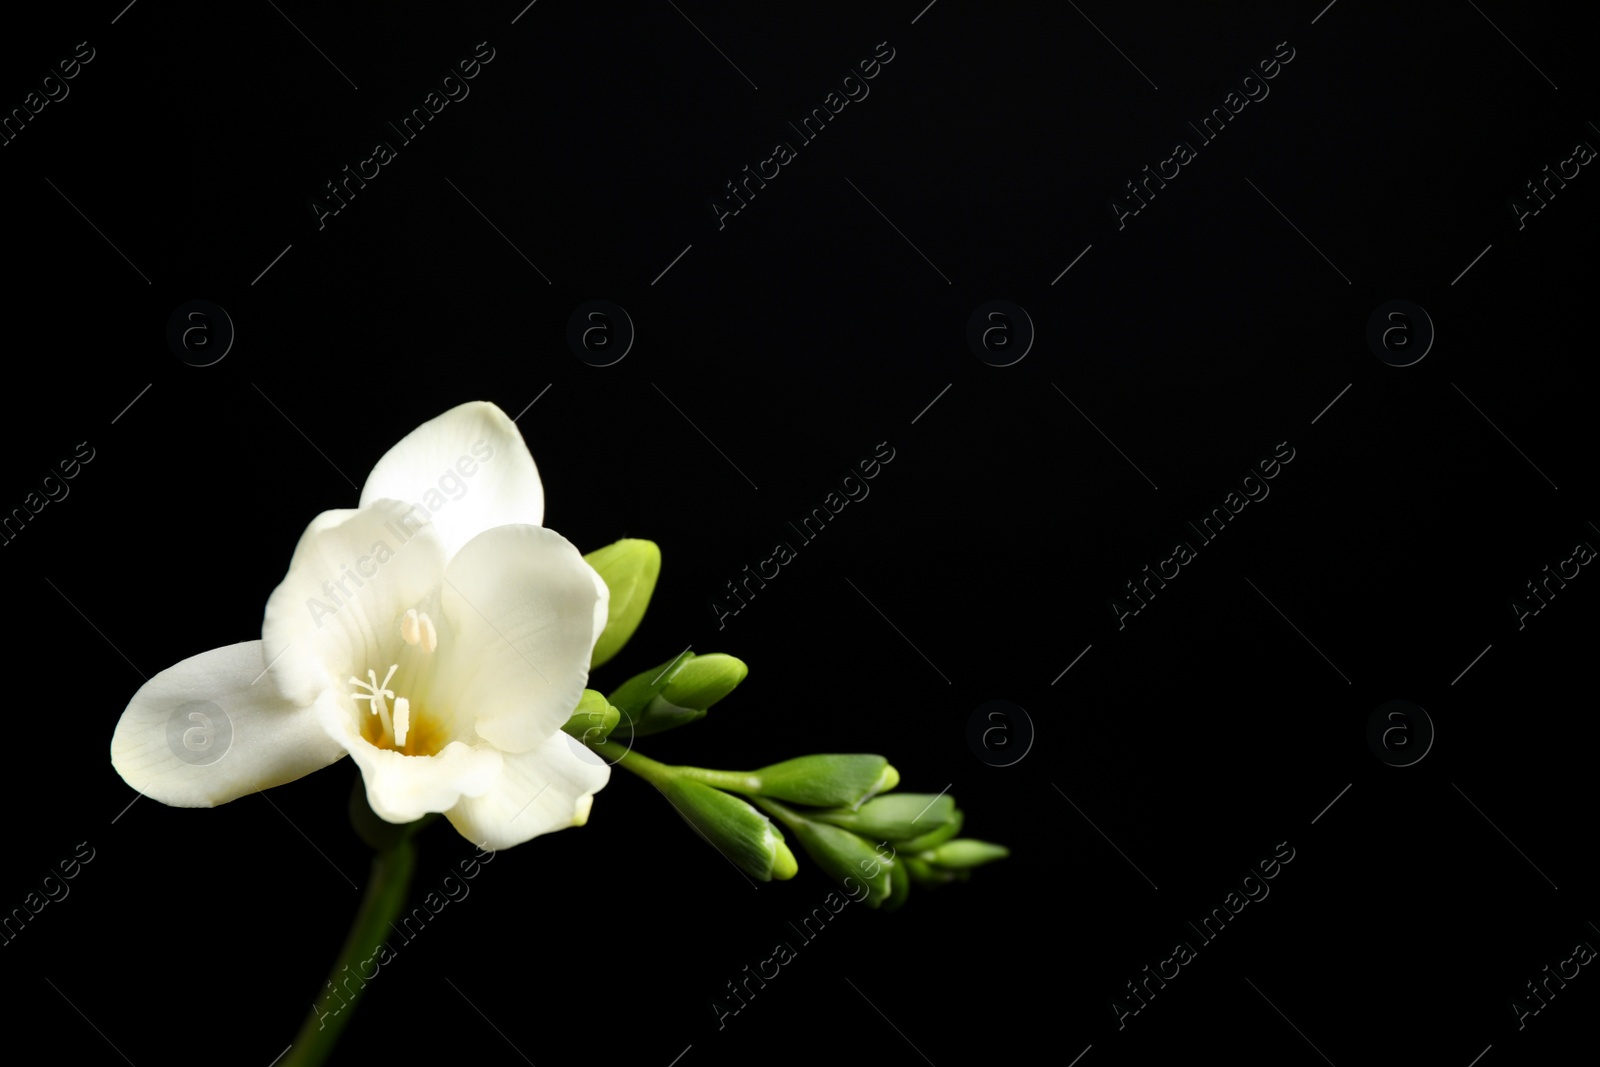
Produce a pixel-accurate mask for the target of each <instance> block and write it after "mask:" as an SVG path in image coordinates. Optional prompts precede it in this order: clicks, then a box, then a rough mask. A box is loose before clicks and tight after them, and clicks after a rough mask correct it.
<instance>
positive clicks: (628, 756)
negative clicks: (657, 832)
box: [585, 741, 677, 789]
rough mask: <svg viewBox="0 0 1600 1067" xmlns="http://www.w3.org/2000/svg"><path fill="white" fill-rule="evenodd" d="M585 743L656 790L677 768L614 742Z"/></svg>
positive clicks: (673, 775)
mask: <svg viewBox="0 0 1600 1067" xmlns="http://www.w3.org/2000/svg"><path fill="white" fill-rule="evenodd" d="M585 743H586V744H587V745H588V746H589V747H590V748H592V749H594V750H595V751H596V752H598V753H600V755H602V756H610V757H611V762H612V763H614V764H616V765H617V766H618V767H626V768H627V769H628V770H630V771H632V772H633V773H634V774H637V775H638V776H639V777H640V778H643V779H644V780H645V781H647V782H649V783H650V784H651V785H653V786H655V787H656V788H658V789H659V788H661V786H663V785H665V784H666V783H667V782H668V781H670V780H671V779H672V778H673V777H675V774H676V771H677V768H675V767H669V766H667V765H666V764H665V763H658V762H656V761H655V760H653V759H651V758H650V757H649V756H646V755H645V754H644V753H642V752H635V751H634V750H633V749H631V748H629V747H628V746H627V745H621V744H618V743H617V742H615V741H587V742H585Z"/></svg>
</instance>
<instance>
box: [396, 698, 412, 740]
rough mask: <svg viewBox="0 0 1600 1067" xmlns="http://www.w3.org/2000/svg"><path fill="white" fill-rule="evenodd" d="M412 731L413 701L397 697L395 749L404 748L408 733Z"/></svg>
mask: <svg viewBox="0 0 1600 1067" xmlns="http://www.w3.org/2000/svg"><path fill="white" fill-rule="evenodd" d="M410 729H411V701H409V700H407V699H406V698H405V697H396V698H395V701H394V747H395V748H404V747H405V743H406V732H407V731H408V730H410Z"/></svg>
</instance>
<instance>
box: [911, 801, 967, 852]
mask: <svg viewBox="0 0 1600 1067" xmlns="http://www.w3.org/2000/svg"><path fill="white" fill-rule="evenodd" d="M965 819H966V815H965V814H964V813H963V812H962V811H961V809H960V808H957V809H955V810H954V811H952V812H951V813H950V821H949V822H947V823H945V824H944V825H943V826H941V827H939V828H938V829H937V830H929V831H928V832H927V833H925V834H922V835H921V836H919V837H913V838H911V839H910V840H907V841H901V842H900V843H899V844H898V845H897V846H896V847H897V848H899V849H901V850H902V851H905V852H909V853H912V854H913V855H916V854H918V853H922V852H926V851H928V850H929V849H930V848H937V847H938V846H940V845H942V844H944V843H945V842H946V841H948V840H950V839H951V838H952V837H954V836H956V834H959V833H960V832H961V823H962V822H963V821H964V820H965Z"/></svg>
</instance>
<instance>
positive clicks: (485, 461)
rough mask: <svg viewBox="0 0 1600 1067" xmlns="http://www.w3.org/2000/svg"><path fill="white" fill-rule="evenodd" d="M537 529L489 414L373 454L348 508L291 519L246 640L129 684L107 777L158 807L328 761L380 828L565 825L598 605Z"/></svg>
mask: <svg viewBox="0 0 1600 1067" xmlns="http://www.w3.org/2000/svg"><path fill="white" fill-rule="evenodd" d="M543 519H544V488H543V485H542V484H541V482H540V480H539V472H538V469H537V468H536V467H535V466H534V462H533V457H532V456H531V455H530V454H529V453H528V449H527V446H526V445H525V444H524V443H523V440H522V435H521V434H520V433H519V432H518V430H517V427H516V425H515V424H514V423H513V422H512V421H511V420H510V419H509V418H507V417H506V415H505V413H504V412H503V411H501V410H500V409H499V408H498V407H495V406H494V405H493V404H488V403H481V402H480V403H470V404H463V405H462V406H460V407H457V408H454V409H452V410H450V411H447V412H445V413H444V414H443V415H441V416H439V417H438V418H436V419H433V420H431V421H429V422H426V423H424V424H423V425H422V426H419V427H418V428H417V429H416V430H413V431H412V432H411V433H410V434H408V435H407V436H406V437H405V438H404V439H403V440H402V441H400V443H399V444H397V445H395V446H394V448H392V449H390V450H389V452H388V453H387V454H386V455H385V456H384V457H383V458H382V459H381V460H379V461H378V465H377V466H376V467H374V468H373V470H372V473H371V475H370V476H369V477H368V478H367V482H366V485H365V487H364V488H363V489H362V491H361V500H360V507H359V508H354V509H343V510H335V511H325V512H323V513H322V514H321V515H318V516H317V517H316V518H315V519H314V520H312V522H311V525H310V526H308V527H307V528H306V532H305V534H304V535H303V536H302V537H301V538H300V543H299V545H298V546H296V548H295V551H294V556H293V558H292V559H291V561H290V563H289V572H288V574H287V575H286V576H285V577H284V579H283V582H282V583H281V584H280V585H279V586H278V588H277V589H276V590H275V591H274V592H273V593H272V595H271V597H270V598H269V599H268V601H267V608H266V616H265V620H264V623H263V625H262V631H261V635H262V639H261V640H259V641H247V642H243V643H241V644H235V645H228V646H226V647H223V648H218V649H214V650H212V651H210V652H204V653H201V654H200V655H198V656H192V657H190V658H189V659H186V660H184V661H183V662H181V663H179V664H177V665H176V666H173V667H169V668H168V669H167V670H164V671H162V672H161V673H160V674H157V675H156V676H155V677H153V678H151V679H150V680H149V681H148V682H146V683H145V685H144V686H143V687H141V688H140V689H139V691H138V693H136V694H135V695H134V697H133V700H132V701H131V702H130V703H129V704H128V707H127V710H126V711H124V712H123V714H122V719H121V721H120V722H119V723H118V724H117V729H116V733H115V735H114V736H113V737H112V740H111V762H112V765H113V766H114V767H115V768H116V769H117V771H118V773H120V774H121V775H122V777H123V779H124V780H126V781H127V783H128V784H129V785H131V786H133V788H135V789H137V790H139V791H140V792H141V793H143V794H145V795H147V796H150V797H153V798H155V799H157V800H160V801H162V802H163V803H166V804H172V805H177V806H180V807H212V806H214V805H217V804H223V803H226V802H227V801H230V800H234V799H236V798H238V797H241V796H244V795H245V794H247V793H253V792H255V791H257V790H259V789H265V788H267V787H269V786H274V785H280V784H282V783H284V782H290V781H293V780H295V779H297V778H299V777H301V776H303V775H305V774H309V773H310V772H311V771H314V770H317V769H318V768H320V767H324V766H326V765H328V764H329V763H332V762H334V761H336V760H338V759H340V758H341V757H343V756H345V755H346V754H348V755H349V756H350V757H351V758H352V759H354V760H355V762H356V765H357V766H358V767H360V769H361V774H362V778H363V779H364V781H365V784H366V791H367V800H368V802H369V803H370V804H371V806H372V810H373V811H375V812H376V813H377V814H378V815H379V816H381V817H382V818H384V819H386V820H388V821H389V822H393V823H405V822H410V821H412V820H415V819H418V818H421V817H422V816H424V815H426V814H428V813H429V812H443V813H444V814H445V816H446V817H447V818H448V819H449V820H450V822H451V823H452V824H453V825H454V826H455V827H456V829H457V830H459V831H460V832H461V833H462V835H463V836H465V837H467V838H468V839H469V840H472V841H474V842H476V843H478V844H480V845H482V846H484V847H488V848H506V847H509V846H511V845H515V844H519V843H521V842H523V841H527V840H528V839H529V838H532V837H535V836H537V835H539V834H542V833H547V832H549V831H551V830H559V829H562V828H563V827H566V826H573V825H581V824H582V823H583V822H584V820H585V819H586V818H587V817H588V812H589V805H590V803H591V801H592V799H593V796H594V794H595V793H596V792H597V791H598V790H600V789H601V788H602V787H604V786H605V784H606V781H607V779H608V778H609V775H610V768H609V767H608V766H607V765H606V763H605V762H604V761H603V760H601V759H600V758H599V757H598V756H596V755H594V754H593V753H592V752H590V751H589V750H588V749H587V748H585V747H584V746H583V745H582V744H580V743H579V742H577V741H575V740H574V739H572V738H571V737H569V736H568V735H567V734H565V733H563V732H562V731H561V727H562V725H563V724H564V723H565V722H566V721H567V719H568V717H569V716H570V715H571V714H572V711H573V709H574V708H575V707H577V705H578V701H579V699H580V698H581V697H582V695H583V689H584V685H585V683H586V682H587V681H588V676H589V662H590V655H591V653H592V652H593V650H594V646H595V642H596V640H598V638H599V636H600V633H601V631H602V630H603V629H604V627H605V624H606V612H607V604H608V599H609V594H608V592H607V589H606V585H605V582H604V581H603V580H602V579H601V578H600V576H599V575H598V574H597V573H596V572H595V570H594V569H593V568H592V567H590V566H589V564H588V563H586V562H585V561H584V559H583V557H582V556H581V555H580V554H579V552H578V550H577V549H576V548H575V547H573V545H572V544H571V543H570V542H568V541H567V540H566V539H565V538H563V537H562V536H561V535H559V534H557V533H554V532H552V531H550V530H547V529H545V528H544V527H543V526H542V525H540V524H541V523H542V521H543ZM218 712H220V714H221V716H222V718H221V721H215V720H216V718H217V714H218ZM191 722H193V723H199V724H201V725H199V726H196V725H191ZM197 731H198V732H197ZM197 740H198V745H197V744H196V743H195V742H196V741H197ZM206 745H215V746H216V750H213V751H210V752H206V751H205V747H204V746H206ZM224 746H225V747H224ZM197 748H198V751H199V752H201V753H203V754H202V755H197Z"/></svg>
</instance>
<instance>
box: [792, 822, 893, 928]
mask: <svg viewBox="0 0 1600 1067" xmlns="http://www.w3.org/2000/svg"><path fill="white" fill-rule="evenodd" d="M788 826H789V829H791V830H793V831H794V833H795V836H797V837H798V838H800V844H801V845H803V846H804V847H805V850H806V852H807V853H809V854H810V856H811V858H812V859H814V860H816V861H817V866H819V867H821V868H822V869H823V870H824V871H827V872H828V874H829V875H830V876H831V877H832V878H833V879H834V881H836V882H838V883H839V884H841V885H843V886H844V887H845V889H847V890H848V889H849V888H850V882H847V881H846V879H850V880H852V881H854V882H856V883H864V884H865V885H866V886H867V904H868V905H869V906H871V907H874V908H876V907H878V906H879V905H880V904H882V903H883V902H884V901H886V900H888V899H889V897H890V895H891V893H892V892H893V877H894V874H895V860H893V859H892V858H890V857H889V856H886V855H884V854H883V853H881V852H879V851H877V850H876V849H874V848H873V847H872V844H871V843H870V842H869V841H867V840H866V839H865V838H862V837H857V836H856V835H855V834H853V833H851V832H850V831H848V830H841V829H839V828H838V827H837V826H829V825H828V824H827V823H822V822H812V821H811V820H810V819H806V818H801V817H798V816H797V817H796V818H795V819H794V821H793V822H790V823H788Z"/></svg>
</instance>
